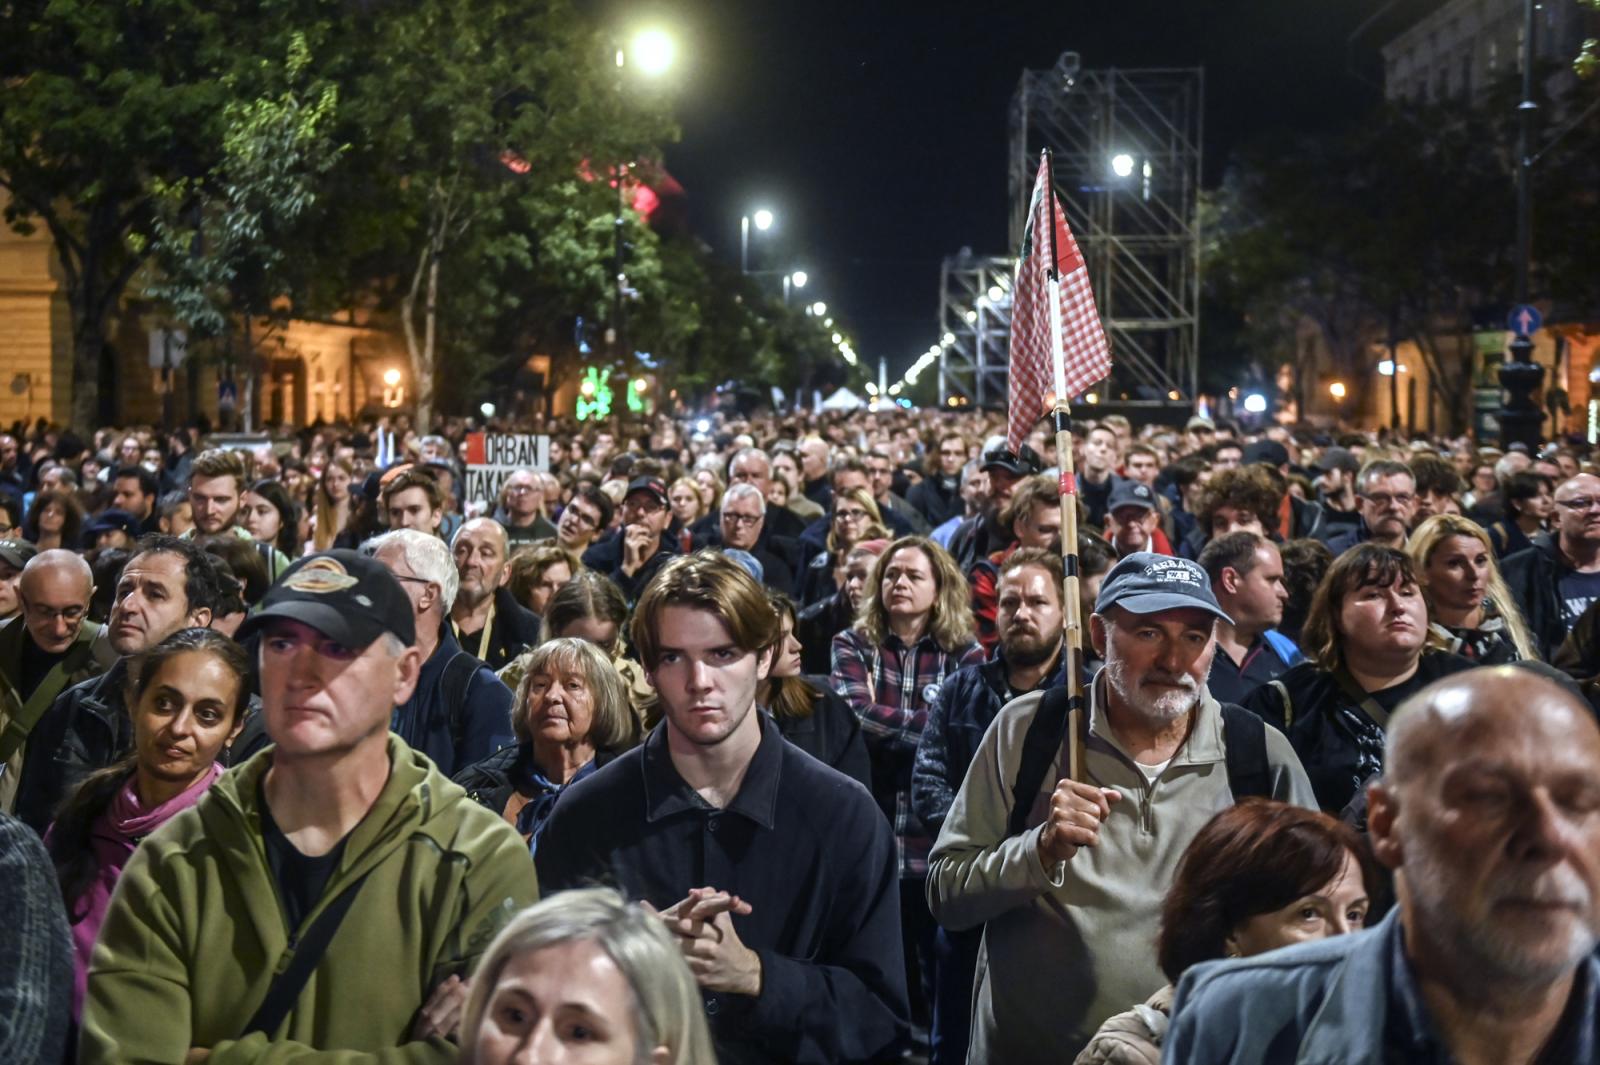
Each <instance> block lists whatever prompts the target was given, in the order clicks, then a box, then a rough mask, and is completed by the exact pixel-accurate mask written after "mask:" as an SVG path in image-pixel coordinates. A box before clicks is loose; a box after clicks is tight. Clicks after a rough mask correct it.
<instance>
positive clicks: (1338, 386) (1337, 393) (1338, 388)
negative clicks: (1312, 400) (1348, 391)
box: [1328, 381, 1345, 399]
mask: <svg viewBox="0 0 1600 1065" xmlns="http://www.w3.org/2000/svg"><path fill="white" fill-rule="evenodd" d="M1328 395H1330V396H1332V397H1333V398H1334V399H1343V398H1344V396H1345V388H1344V382H1343V381H1335V382H1334V383H1333V384H1331V385H1329V386H1328Z"/></svg>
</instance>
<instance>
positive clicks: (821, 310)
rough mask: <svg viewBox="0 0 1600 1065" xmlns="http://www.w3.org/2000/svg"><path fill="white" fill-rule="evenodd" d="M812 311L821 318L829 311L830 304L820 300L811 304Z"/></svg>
mask: <svg viewBox="0 0 1600 1065" xmlns="http://www.w3.org/2000/svg"><path fill="white" fill-rule="evenodd" d="M811 313H812V314H813V315H815V316H816V317H818V318H821V317H822V316H823V315H825V314H827V313H828V305H827V304H826V303H823V302H822V301H821V300H818V301H817V302H815V303H813V304H812V305H811Z"/></svg>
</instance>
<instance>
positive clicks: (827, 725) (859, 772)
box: [774, 676, 872, 789]
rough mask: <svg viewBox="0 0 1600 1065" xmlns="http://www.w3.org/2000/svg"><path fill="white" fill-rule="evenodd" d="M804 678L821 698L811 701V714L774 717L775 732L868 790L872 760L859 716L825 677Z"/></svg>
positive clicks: (870, 782)
mask: <svg viewBox="0 0 1600 1065" xmlns="http://www.w3.org/2000/svg"><path fill="white" fill-rule="evenodd" d="M803 679H804V680H805V682H806V683H807V684H808V685H810V686H811V687H812V688H813V689H815V691H816V693H817V694H818V695H819V696H820V698H819V699H817V701H816V702H815V703H814V704H812V708H811V716H810V717H783V718H774V720H775V721H777V723H778V731H779V732H781V733H783V738H784V739H786V740H788V741H789V742H790V743H792V744H794V745H795V746H796V747H798V748H800V749H801V750H802V751H804V752H806V753H807V754H809V755H810V756H811V757H813V758H815V759H816V760H817V761H819V762H821V763H822V764H823V765H825V766H828V767H829V768H831V769H837V770H838V771H839V772H841V773H843V774H844V775H845V776H847V777H851V778H853V779H855V780H859V781H860V782H861V786H862V787H863V788H868V789H870V788H871V787H872V763H871V761H870V760H869V759H868V757H867V743H866V741H865V740H864V739H862V738H861V719H860V718H858V717H856V712H855V711H854V710H852V709H850V704H849V703H847V702H845V701H844V699H843V697H841V696H840V695H839V693H838V692H836V691H834V690H833V689H832V688H830V687H828V678H827V677H825V676H823V677H805V678H803Z"/></svg>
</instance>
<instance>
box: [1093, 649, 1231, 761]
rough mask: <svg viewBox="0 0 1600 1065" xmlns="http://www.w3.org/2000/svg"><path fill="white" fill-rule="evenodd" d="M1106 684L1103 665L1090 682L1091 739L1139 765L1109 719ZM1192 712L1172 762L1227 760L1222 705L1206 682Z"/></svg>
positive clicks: (1201, 687)
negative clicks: (1107, 716) (1184, 735)
mask: <svg viewBox="0 0 1600 1065" xmlns="http://www.w3.org/2000/svg"><path fill="white" fill-rule="evenodd" d="M1105 685H1106V671H1105V669H1104V668H1103V667H1102V668H1101V670H1100V672H1098V673H1096V674H1095V675H1094V679H1093V680H1092V681H1090V682H1089V693H1088V694H1089V740H1088V742H1089V743H1099V744H1103V745H1104V746H1106V747H1109V748H1110V749H1111V750H1113V751H1115V752H1116V753H1117V754H1119V755H1121V756H1122V757H1123V758H1124V759H1126V760H1127V761H1128V762H1130V763H1132V764H1135V765H1137V764H1138V763H1137V761H1135V759H1134V757H1133V756H1132V755H1131V754H1129V753H1128V750H1127V748H1125V747H1124V746H1123V745H1122V741H1121V740H1119V739H1117V737H1116V734H1115V733H1113V732H1112V731H1111V723H1110V722H1109V721H1107V720H1106V716H1105V714H1106V711H1105V702H1106V694H1105ZM1190 714H1191V715H1192V723H1191V724H1190V726H1189V735H1188V736H1186V737H1184V740H1183V743H1181V744H1179V745H1178V749H1177V751H1176V752H1175V753H1174V754H1173V756H1172V761H1171V763H1170V764H1171V765H1175V766H1180V765H1210V764H1213V763H1215V762H1221V761H1223V760H1224V759H1225V758H1226V757H1227V755H1226V753H1225V749H1224V746H1223V742H1222V704H1221V703H1219V702H1217V701H1216V700H1215V699H1213V698H1212V697H1211V691H1210V689H1208V688H1207V687H1206V686H1205V685H1204V684H1202V685H1201V686H1200V704H1199V705H1198V706H1197V707H1195V709H1194V710H1192V711H1190Z"/></svg>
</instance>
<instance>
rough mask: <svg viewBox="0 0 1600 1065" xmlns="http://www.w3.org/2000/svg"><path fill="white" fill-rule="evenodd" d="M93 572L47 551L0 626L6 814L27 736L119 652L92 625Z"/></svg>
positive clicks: (1, 790) (0, 804)
mask: <svg viewBox="0 0 1600 1065" xmlns="http://www.w3.org/2000/svg"><path fill="white" fill-rule="evenodd" d="M93 592H94V575H93V574H92V573H91V572H90V570H89V564H88V563H87V562H85V561H84V560H83V559H82V558H80V557H79V556H78V555H76V554H74V553H73V552H71V551H63V550H52V551H41V552H40V553H38V554H37V555H34V556H33V557H31V558H30V559H28V562H27V564H26V565H25V566H24V567H23V569H22V575H21V577H20V578H18V581H17V598H18V601H19V605H20V606H21V608H22V609H21V611H20V612H19V613H18V614H17V616H16V617H13V618H10V619H8V620H6V621H5V622H3V623H0V811H4V812H6V813H11V812H12V807H13V805H14V804H15V801H16V792H17V779H18V776H19V774H21V772H22V759H23V751H24V750H25V749H26V746H27V742H28V735H29V734H30V733H31V732H32V731H33V726H34V725H36V724H38V723H39V718H40V717H42V716H43V715H44V712H45V711H46V710H48V709H50V704H51V703H52V702H54V701H55V698H56V696H58V695H60V694H61V693H62V692H63V691H65V690H66V689H67V688H69V687H71V686H72V685H74V684H76V683H78V682H79V681H81V680H87V679H88V678H89V677H93V676H97V675H98V674H100V673H103V672H105V670H106V667H107V666H109V665H110V664H111V662H113V661H115V659H116V652H115V651H113V650H111V648H110V646H109V645H108V644H107V643H106V642H105V641H103V640H99V639H98V637H99V636H100V626H99V625H96V624H95V623H94V622H92V621H90V620H88V614H89V596H90V595H91V594H92V593H93Z"/></svg>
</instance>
